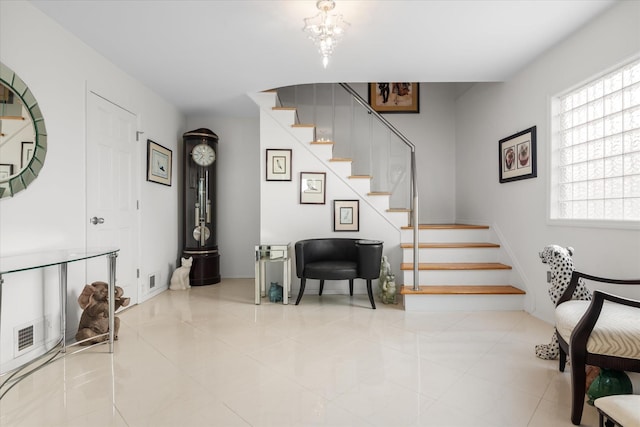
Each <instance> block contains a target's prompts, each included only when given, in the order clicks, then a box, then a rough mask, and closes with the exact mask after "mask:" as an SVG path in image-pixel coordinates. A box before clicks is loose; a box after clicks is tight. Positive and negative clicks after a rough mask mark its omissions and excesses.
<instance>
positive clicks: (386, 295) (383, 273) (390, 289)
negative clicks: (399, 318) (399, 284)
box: [378, 255, 397, 304]
mask: <svg viewBox="0 0 640 427" xmlns="http://www.w3.org/2000/svg"><path fill="white" fill-rule="evenodd" d="M395 280H396V276H394V275H393V273H392V272H391V264H389V261H388V260H387V256H386V255H383V256H382V263H381V264H380V279H379V281H378V286H380V293H379V294H378V296H379V297H380V300H381V301H382V302H383V303H384V304H395V303H396V292H397V291H396V281H395Z"/></svg>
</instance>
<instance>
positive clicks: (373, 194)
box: [367, 191, 391, 196]
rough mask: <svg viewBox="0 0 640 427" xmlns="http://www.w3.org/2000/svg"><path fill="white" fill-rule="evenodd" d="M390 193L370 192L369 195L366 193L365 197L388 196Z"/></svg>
mask: <svg viewBox="0 0 640 427" xmlns="http://www.w3.org/2000/svg"><path fill="white" fill-rule="evenodd" d="M390 195H391V193H389V192H388V191H372V192H370V193H367V196H390Z"/></svg>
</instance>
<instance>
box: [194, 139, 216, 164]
mask: <svg viewBox="0 0 640 427" xmlns="http://www.w3.org/2000/svg"><path fill="white" fill-rule="evenodd" d="M191 157H193V161H194V162H196V164H197V165H199V166H209V165H211V164H212V163H213V162H215V161H216V152H215V151H213V148H212V147H211V146H210V145H207V144H198V145H196V146H195V147H193V150H191Z"/></svg>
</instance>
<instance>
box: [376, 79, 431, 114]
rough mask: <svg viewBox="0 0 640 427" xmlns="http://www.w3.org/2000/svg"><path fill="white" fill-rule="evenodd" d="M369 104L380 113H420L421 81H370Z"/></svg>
mask: <svg viewBox="0 0 640 427" xmlns="http://www.w3.org/2000/svg"><path fill="white" fill-rule="evenodd" d="M369 105H370V106H371V108H373V109H374V110H376V111H377V112H378V113H419V112H420V83H379V82H377V83H369Z"/></svg>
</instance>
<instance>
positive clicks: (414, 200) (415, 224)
mask: <svg viewBox="0 0 640 427" xmlns="http://www.w3.org/2000/svg"><path fill="white" fill-rule="evenodd" d="M340 86H341V87H342V88H343V89H344V90H346V91H347V92H349V94H350V95H351V96H352V97H353V99H355V100H356V102H358V103H359V104H360V105H361V106H362V107H364V108H365V109H366V110H367V112H368V113H369V114H371V115H373V116H374V117H375V118H376V119H377V120H379V121H380V122H381V123H383V124H384V125H385V127H386V128H387V129H389V130H390V131H391V132H392V133H393V134H394V135H395V136H397V137H398V138H399V139H400V140H401V141H402V142H403V143H404V144H405V145H406V146H407V147H408V148H409V150H410V151H411V206H410V209H411V219H410V221H409V223H410V224H409V225H410V226H411V227H412V228H413V290H414V291H418V290H420V286H419V284H418V278H419V276H418V274H419V259H420V257H419V244H418V242H419V241H420V240H419V231H420V228H419V221H418V206H419V204H418V171H417V168H416V146H415V144H414V143H413V142H411V141H410V140H409V139H408V138H407V137H406V136H404V135H403V134H402V132H400V131H399V130H398V129H397V128H396V127H395V126H393V125H392V124H391V123H390V122H389V121H388V120H387V119H386V118H384V117H383V116H382V115H381V114H380V113H378V112H377V111H376V110H374V109H373V108H372V107H371V106H370V105H369V103H368V102H367V101H365V100H364V98H362V97H361V96H360V94H359V93H358V92H356V91H355V90H354V89H353V88H352V87H351V86H349V84H347V83H340Z"/></svg>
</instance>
